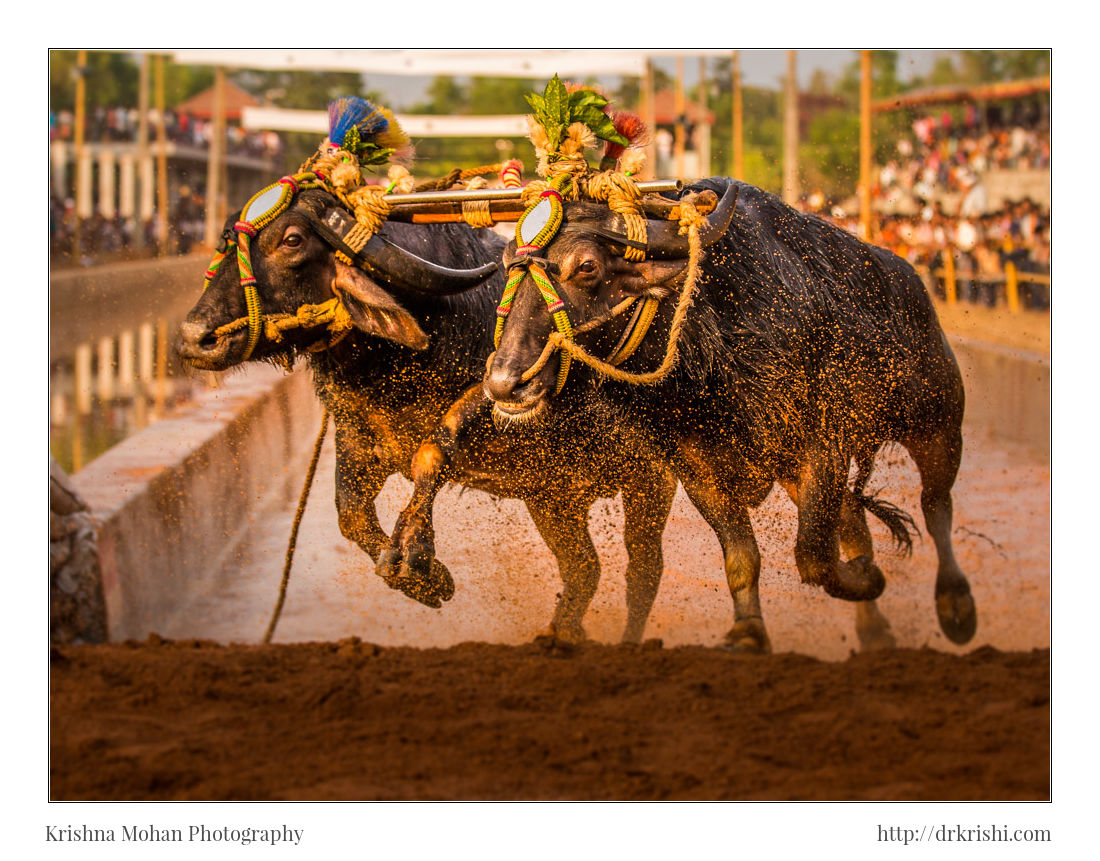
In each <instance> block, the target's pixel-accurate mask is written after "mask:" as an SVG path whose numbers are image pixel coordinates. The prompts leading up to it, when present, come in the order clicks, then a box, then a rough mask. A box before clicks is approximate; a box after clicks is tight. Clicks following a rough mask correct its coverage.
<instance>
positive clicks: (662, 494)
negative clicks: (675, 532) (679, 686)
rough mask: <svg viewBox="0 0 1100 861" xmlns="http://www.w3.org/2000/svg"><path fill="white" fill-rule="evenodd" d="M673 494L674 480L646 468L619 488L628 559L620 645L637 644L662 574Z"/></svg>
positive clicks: (651, 468) (658, 470)
mask: <svg viewBox="0 0 1100 861" xmlns="http://www.w3.org/2000/svg"><path fill="white" fill-rule="evenodd" d="M675 495H676V479H675V478H673V477H672V475H670V474H669V473H667V472H664V471H663V470H661V469H659V468H657V467H655V466H652V465H646V466H644V467H641V468H639V470H638V472H636V473H634V474H633V475H631V476H630V478H629V479H628V480H627V481H626V483H625V484H624V486H623V515H624V518H623V519H624V528H623V540H624V542H625V543H626V552H627V555H628V557H629V559H630V561H629V563H628V564H627V567H626V611H627V614H626V630H625V631H624V632H623V642H624V643H640V642H641V641H642V636H643V635H644V634H645V625H646V621H647V620H648V619H649V613H650V611H651V610H652V609H653V602H654V601H655V600H656V598H657V588H658V586H660V583H661V574H662V573H663V572H664V557H663V555H662V550H661V539H662V537H663V536H664V531H665V523H667V522H668V514H669V511H671V509H672V499H673V497H674V496H675Z"/></svg>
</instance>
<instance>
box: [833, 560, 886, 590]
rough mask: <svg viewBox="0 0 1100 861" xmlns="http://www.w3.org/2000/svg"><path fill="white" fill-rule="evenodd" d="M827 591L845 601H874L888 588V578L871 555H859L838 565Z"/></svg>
mask: <svg viewBox="0 0 1100 861" xmlns="http://www.w3.org/2000/svg"><path fill="white" fill-rule="evenodd" d="M823 585H824V587H825V592H826V593H827V594H829V595H831V596H832V597H833V598H840V599H841V600H843V601H874V600H875V599H876V598H878V597H879V596H880V595H881V594H882V591H883V590H884V589H885V588H886V578H885V577H884V576H882V572H881V571H880V570H879V568H878V566H877V565H876V564H875V563H874V562H872V561H871V559H870V557H869V556H857V557H856V558H855V559H850V560H849V561H847V562H840V563H838V564H837V566H836V571H835V575H834V578H833V579H832V580H831V581H826V582H825V583H824V584H823Z"/></svg>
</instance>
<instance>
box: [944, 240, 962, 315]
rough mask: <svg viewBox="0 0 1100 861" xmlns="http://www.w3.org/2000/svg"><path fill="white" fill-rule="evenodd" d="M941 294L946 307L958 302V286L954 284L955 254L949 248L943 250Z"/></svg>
mask: <svg viewBox="0 0 1100 861" xmlns="http://www.w3.org/2000/svg"><path fill="white" fill-rule="evenodd" d="M943 293H944V297H945V298H946V299H947V304H948V305H954V304H955V303H956V302H958V301H959V291H958V285H957V284H956V283H955V253H954V251H952V249H951V247H950V246H948V247H946V248H944V250H943Z"/></svg>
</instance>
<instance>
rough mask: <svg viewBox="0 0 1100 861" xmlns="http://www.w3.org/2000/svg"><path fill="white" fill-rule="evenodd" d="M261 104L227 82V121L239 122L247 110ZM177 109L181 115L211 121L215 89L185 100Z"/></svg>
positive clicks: (212, 88) (230, 82)
mask: <svg viewBox="0 0 1100 861" xmlns="http://www.w3.org/2000/svg"><path fill="white" fill-rule="evenodd" d="M259 104H260V103H259V102H258V101H257V100H256V99H255V97H253V96H252V95H250V94H249V93H247V92H245V91H244V90H242V89H241V88H240V87H238V86H237V85H236V84H234V83H233V82H232V81H226V82H225V118H226V119H227V120H239V119H240V118H241V115H242V113H243V112H244V110H245V109H246V108H253V107H256V106H257V105H259ZM175 109H176V110H177V111H178V112H179V113H181V114H190V115H191V116H193V117H198V118H199V119H203V120H208V119H211V118H212V117H213V116H214V87H210V88H209V89H206V90H203V91H202V92H201V93H196V94H195V95H193V96H192V97H191V98H189V99H185V100H184V101H182V102H180V103H179V104H178V105H176V108H175Z"/></svg>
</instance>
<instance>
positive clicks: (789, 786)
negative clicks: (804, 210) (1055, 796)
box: [50, 638, 1049, 800]
mask: <svg viewBox="0 0 1100 861" xmlns="http://www.w3.org/2000/svg"><path fill="white" fill-rule="evenodd" d="M51 663H52V670H51V676H52V686H51V687H52V700H53V718H52V721H51V787H50V794H51V797H52V798H54V799H102V798H115V799H258V800H278V799H868V800H875V799H908V800H912V799H937V800H949V799H950V800H953V799H994V800H1021V799H1031V800H1035V799H1045V798H1047V797H1048V795H1049V771H1048V760H1049V744H1048V728H1049V698H1048V693H1049V651H1047V650H1035V651H1031V652H1023V653H1002V652H998V651H996V650H994V649H991V648H984V649H979V650H976V651H974V652H972V653H970V654H968V655H966V656H961V657H960V656H956V655H948V654H944V653H942V652H937V651H934V650H931V649H924V650H896V651H890V652H879V653H873V654H868V655H858V656H854V657H852V658H850V659H849V660H847V661H843V662H839V663H837V662H823V661H819V660H817V659H814V658H810V657H806V656H802V655H793V654H785V655H772V656H767V657H764V658H752V657H745V656H734V655H730V654H727V653H724V652H722V651H719V650H716V649H710V648H703V647H698V646H685V647H680V648H674V649H662V648H660V647H659V646H658V645H657V643H656V642H650V643H647V644H643V645H642V646H635V647H630V646H604V645H587V646H583V647H580V648H579V649H577V650H575V651H560V650H558V651H555V650H553V649H548V648H543V647H540V646H539V645H527V646H497V645H488V644H466V645H462V646H457V647H454V648H451V649H428V650H416V649H409V648H379V647H377V646H373V645H370V644H366V643H361V642H355V641H352V640H346V641H343V642H336V643H328V644H311V645H285V646H280V645H275V646H251V647H249V646H235V647H232V648H226V647H222V646H218V645H214V644H209V643H203V642H201V641H179V642H174V643H173V642H164V641H158V640H157V639H156V638H154V639H153V640H150V641H146V642H142V643H129V644H121V645H114V646H96V647H81V648H66V649H60V650H56V651H54V653H53V655H52V660H51Z"/></svg>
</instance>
